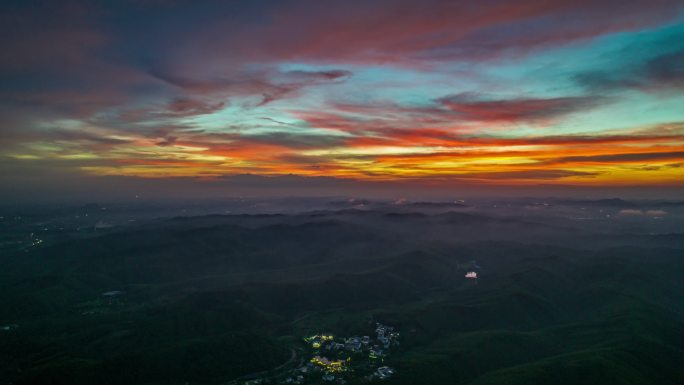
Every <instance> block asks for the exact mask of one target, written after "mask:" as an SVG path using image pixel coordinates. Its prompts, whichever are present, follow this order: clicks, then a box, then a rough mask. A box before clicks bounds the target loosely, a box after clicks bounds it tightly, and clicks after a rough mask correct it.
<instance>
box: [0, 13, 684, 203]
mask: <svg viewBox="0 0 684 385" xmlns="http://www.w3.org/2000/svg"><path fill="white" fill-rule="evenodd" d="M0 9H1V13H0V18H1V20H0V21H1V22H0V29H1V30H2V31H1V34H0V42H1V43H0V44H1V46H2V51H1V52H2V54H1V56H0V95H1V96H0V177H1V178H2V179H3V180H4V181H5V183H3V185H4V187H2V189H3V192H4V193H5V195H12V194H14V195H15V196H17V195H24V196H25V194H27V193H30V192H34V193H35V192H36V191H42V192H43V193H44V194H76V193H78V192H82V193H84V194H89V193H91V192H94V191H99V192H100V193H101V192H102V191H113V190H116V191H118V192H121V193H127V194H133V193H135V194H137V193H139V192H141V191H146V190H154V189H157V190H169V189H171V190H174V191H176V192H178V194H183V193H187V194H196V193H197V191H198V190H202V189H204V190H206V191H209V192H210V193H208V194H210V195H211V194H215V195H221V194H226V193H230V192H236V193H237V192H240V193H242V190H240V188H241V187H245V186H247V187H255V186H256V187H257V188H261V189H267V190H268V191H270V192H271V193H273V192H274V191H275V192H277V191H287V193H288V194H297V193H303V192H306V193H307V194H315V193H316V192H320V191H333V192H334V191H336V189H338V188H341V186H346V187H349V186H370V185H372V186H376V187H377V186H380V187H381V188H382V189H384V191H395V190H396V189H403V188H412V189H415V190H421V189H423V190H428V189H444V190H445V191H452V190H453V189H458V188H471V187H473V186H478V187H479V188H481V189H484V190H488V189H500V188H505V187H506V186H508V187H510V186H524V187H530V188H535V187H534V186H546V187H548V186H551V187H554V188H556V189H557V190H562V189H563V188H564V186H570V187H572V188H578V187H586V188H624V189H629V188H651V189H652V190H654V191H658V189H663V190H664V189H670V188H675V189H677V188H679V187H682V186H684V3H682V2H681V1H678V0H674V1H670V0H649V1H624V0H623V1H611V0H605V1H585V0H572V1H570V0H567V1H566V0H529V1H504V0H486V1H477V2H473V1H454V0H452V1H441V0H423V1H413V0H391V1H390V0H374V1H367V0H366V1H360V0H344V1H336V0H329V1H328V0H326V1H320V0H318V1H308V0H297V1H292V0H278V1H261V0H249V1H241V0H225V1H182V0H175V1H174V0H137V1H133V0H121V1H116V2H111V1H68V0H67V1H59V2H56V1H30V0H27V1H18V2H11V1H9V2H8V1H5V2H3V4H2V5H1V6H0ZM351 188H352V190H353V187H351ZM0 195H2V194H0Z"/></svg>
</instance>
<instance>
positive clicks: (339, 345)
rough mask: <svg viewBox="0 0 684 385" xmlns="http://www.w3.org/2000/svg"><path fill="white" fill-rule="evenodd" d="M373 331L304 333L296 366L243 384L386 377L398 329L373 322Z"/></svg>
mask: <svg viewBox="0 0 684 385" xmlns="http://www.w3.org/2000/svg"><path fill="white" fill-rule="evenodd" d="M373 331H374V333H372V334H371V335H363V336H356V335H355V336H349V337H343V336H336V335H334V334H328V333H323V334H316V335H312V336H308V337H305V338H303V342H304V344H305V349H304V351H305V352H306V356H305V357H304V358H303V359H301V360H300V361H299V365H298V366H297V367H295V368H294V369H290V370H287V371H285V372H281V373H279V374H277V375H275V376H270V377H269V378H255V379H251V380H249V381H245V382H243V384H245V385H259V384H340V385H342V384H346V383H348V382H350V381H352V380H353V381H354V382H355V383H358V382H360V381H361V382H370V381H374V380H385V379H388V378H390V377H392V376H393V375H394V374H395V370H394V368H392V367H389V366H387V365H385V360H386V359H387V357H388V356H389V355H390V354H391V353H392V352H393V351H395V350H396V349H397V348H398V347H399V345H400V344H399V332H398V331H396V330H395V328H394V327H392V326H388V325H384V324H381V323H376V324H375V329H374V330H373ZM369 334H370V333H369Z"/></svg>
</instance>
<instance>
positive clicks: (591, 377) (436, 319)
mask: <svg viewBox="0 0 684 385" xmlns="http://www.w3.org/2000/svg"><path fill="white" fill-rule="evenodd" d="M629 226H630V227H629V229H630V232H629V233H621V232H620V231H612V232H605V231H603V229H605V226H604V225H601V226H598V227H591V226H586V225H584V224H583V223H582V224H579V225H574V224H573V222H570V221H567V220H563V219H559V218H544V217H543V216H535V217H529V218H515V217H493V216H489V215H483V214H479V213H473V212H469V213H463V212H447V213H417V212H405V211H402V212H387V211H363V212H359V211H354V210H351V211H349V210H346V211H340V212H317V213H309V214H302V215H289V216H284V215H262V216H249V215H239V216H209V217H196V218H177V219H173V220H166V221H155V222H150V223H147V224H144V225H137V226H125V227H120V228H113V229H107V230H106V231H100V232H98V233H96V234H91V235H87V236H82V235H78V236H71V237H65V238H64V240H61V241H54V242H51V243H48V244H45V245H41V246H40V247H35V248H32V249H29V250H21V251H17V252H13V253H8V254H7V255H3V256H2V264H3V269H2V272H1V273H0V326H1V327H3V329H2V330H0V384H10V383H11V384H185V383H190V384H220V383H228V382H230V381H231V380H233V379H235V378H239V377H241V376H245V375H249V374H251V373H259V372H263V371H268V370H269V369H274V368H278V367H280V366H281V365H282V364H283V363H287V362H290V361H291V360H293V359H294V360H295V361H297V360H303V357H302V356H301V352H300V351H299V349H300V347H299V345H298V342H297V341H299V340H301V337H303V336H306V335H309V334H311V333H318V332H321V331H332V332H334V333H339V334H345V333H363V330H364V328H367V325H368V323H369V322H371V321H381V322H384V323H389V324H392V325H395V326H396V327H397V328H398V329H400V330H402V336H401V349H399V350H398V351H397V352H396V353H395V354H393V355H392V356H391V357H389V358H388V359H387V361H386V364H387V365H391V366H392V367H394V368H395V369H396V374H395V375H394V376H392V377H391V378H389V379H386V380H384V381H383V382H384V383H387V384H434V385H437V384H606V383H611V384H681V383H682V382H684V370H682V364H681V363H682V362H684V280H683V279H682V278H683V277H684V242H683V241H684V238H683V236H682V235H681V234H678V233H668V234H650V233H645V232H642V233H639V232H638V231H637V232H634V229H639V228H640V227H639V226H641V225H640V224H634V223H630V224H629ZM471 270H475V271H477V273H478V275H479V278H478V279H477V280H471V279H466V278H465V273H466V272H468V271H471ZM371 381H377V380H371ZM349 382H352V383H366V382H368V380H366V379H364V378H352V379H351V380H349Z"/></svg>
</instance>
